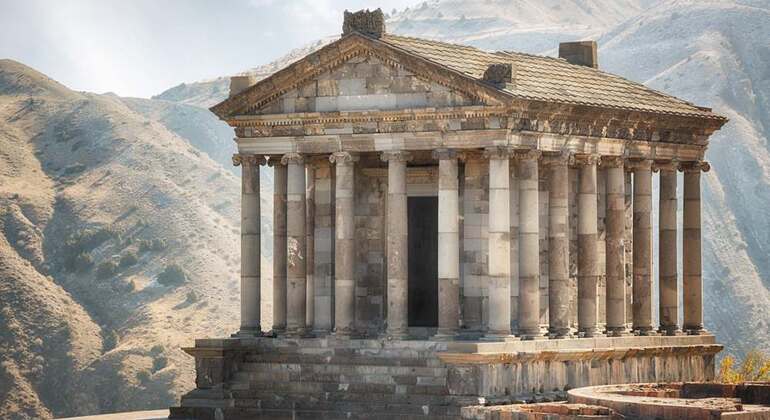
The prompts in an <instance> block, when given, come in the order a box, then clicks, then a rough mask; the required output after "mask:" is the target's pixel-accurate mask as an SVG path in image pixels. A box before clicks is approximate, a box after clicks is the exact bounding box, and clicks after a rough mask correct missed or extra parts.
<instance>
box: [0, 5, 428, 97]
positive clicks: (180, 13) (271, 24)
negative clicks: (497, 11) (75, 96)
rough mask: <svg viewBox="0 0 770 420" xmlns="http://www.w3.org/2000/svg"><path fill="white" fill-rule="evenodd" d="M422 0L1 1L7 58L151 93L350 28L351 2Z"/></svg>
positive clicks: (97, 87) (98, 86)
mask: <svg viewBox="0 0 770 420" xmlns="http://www.w3.org/2000/svg"><path fill="white" fill-rule="evenodd" d="M414 3H416V1H415V0H388V1H385V0H232V1H225V0H209V1H204V0H120V1H119V0H66V1H65V0H48V1H44V0H0V58H12V59H14V60H17V61H20V62H22V63H24V64H27V65H29V66H31V67H33V68H35V69H37V70H39V71H41V72H43V73H45V74H47V75H48V76H50V77H52V78H54V79H56V80H58V81H59V82H62V83H64V84H65V85H67V86H68V87H70V88H72V89H76V90H86V91H91V92H97V93H102V92H115V93H117V94H119V95H122V96H141V97H149V96H152V95H155V94H158V93H160V92H162V91H163V90H165V89H167V88H169V87H171V86H174V85H177V84H179V83H181V82H191V81H196V80H200V79H205V78H211V77H216V76H222V75H229V74H232V73H237V72H239V71H243V70H246V69H248V68H250V67H255V66H257V65H259V64H264V63H266V62H269V61H271V60H273V59H275V58H278V57H280V56H282V55H283V54H284V53H285V52H287V51H288V50H290V49H292V48H295V47H299V46H302V45H304V44H306V43H308V42H311V41H313V40H315V39H318V38H320V37H323V36H327V35H333V34H338V33H340V32H341V31H342V12H343V11H344V10H345V9H349V10H358V9H361V8H367V7H368V8H376V7H382V9H383V10H384V11H386V12H388V11H390V10H392V9H393V8H396V9H398V10H401V9H403V8H404V7H406V6H410V5H412V4H414Z"/></svg>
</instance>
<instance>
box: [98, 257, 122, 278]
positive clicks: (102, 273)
mask: <svg viewBox="0 0 770 420" xmlns="http://www.w3.org/2000/svg"><path fill="white" fill-rule="evenodd" d="M117 270H118V265H117V264H115V263H114V262H112V261H105V262H103V263H101V264H99V266H98V267H96V277H97V278H98V279H100V280H104V279H108V278H110V277H112V276H113V275H115V272H116V271H117Z"/></svg>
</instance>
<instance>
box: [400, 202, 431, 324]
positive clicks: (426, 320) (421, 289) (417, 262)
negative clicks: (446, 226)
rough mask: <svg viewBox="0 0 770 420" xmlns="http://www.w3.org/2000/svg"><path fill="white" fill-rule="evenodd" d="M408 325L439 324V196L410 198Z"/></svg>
mask: <svg viewBox="0 0 770 420" xmlns="http://www.w3.org/2000/svg"><path fill="white" fill-rule="evenodd" d="M407 206H408V216H407V218H408V219H409V222H408V223H409V297H408V300H409V326H410V327H437V326H438V197H409V198H408V200H407Z"/></svg>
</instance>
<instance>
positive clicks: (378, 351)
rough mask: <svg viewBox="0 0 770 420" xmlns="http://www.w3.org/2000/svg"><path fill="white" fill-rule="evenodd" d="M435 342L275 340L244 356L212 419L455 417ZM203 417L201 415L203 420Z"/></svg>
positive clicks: (466, 400)
mask: <svg viewBox="0 0 770 420" xmlns="http://www.w3.org/2000/svg"><path fill="white" fill-rule="evenodd" d="M440 350H441V344H440V343H435V342H433V343H431V342H425V341H400V342H388V341H384V342H383V341H379V340H350V341H343V342H340V341H336V342H335V341H327V340H275V342H274V343H273V344H271V345H270V346H266V347H261V348H259V349H257V350H256V351H254V352H249V353H247V354H245V355H244V358H243V361H242V363H241V364H240V366H239V368H238V371H237V372H236V373H235V374H234V375H233V377H232V378H231V379H230V380H229V381H228V383H229V389H230V392H231V394H232V403H233V404H232V405H233V406H231V407H226V408H222V409H221V413H219V414H217V415H216V416H214V418H222V419H224V420H230V419H240V418H271V419H281V418H286V419H297V418H300V419H301V418H307V419H327V418H328V419H340V418H367V419H368V418H389V419H392V418H403V419H409V418H423V419H424V418H450V419H451V418H458V419H459V418H460V407H461V406H462V405H469V404H473V403H477V401H478V400H477V399H475V398H472V397H456V396H450V395H448V394H449V393H448V390H447V369H446V367H445V366H444V365H443V363H442V362H441V361H440V360H439V359H438V357H437V356H436V351H440ZM207 417H208V416H207Z"/></svg>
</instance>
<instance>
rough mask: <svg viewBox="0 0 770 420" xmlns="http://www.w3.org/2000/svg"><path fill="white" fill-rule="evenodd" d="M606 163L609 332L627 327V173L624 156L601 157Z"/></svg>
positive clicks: (620, 331)
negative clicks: (624, 166)
mask: <svg viewBox="0 0 770 420" xmlns="http://www.w3.org/2000/svg"><path fill="white" fill-rule="evenodd" d="M602 165H604V166H606V167H607V208H606V216H605V225H606V229H607V230H606V235H607V236H606V240H605V255H606V266H607V277H606V278H607V296H606V308H607V335H612V336H620V335H623V334H625V333H626V332H627V329H626V240H625V234H626V232H625V229H626V177H625V169H624V168H623V159H622V158H621V157H607V158H603V159H602Z"/></svg>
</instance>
